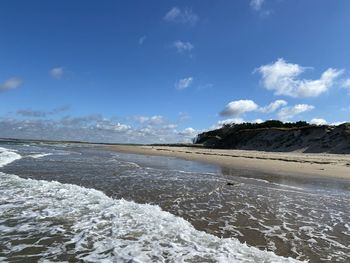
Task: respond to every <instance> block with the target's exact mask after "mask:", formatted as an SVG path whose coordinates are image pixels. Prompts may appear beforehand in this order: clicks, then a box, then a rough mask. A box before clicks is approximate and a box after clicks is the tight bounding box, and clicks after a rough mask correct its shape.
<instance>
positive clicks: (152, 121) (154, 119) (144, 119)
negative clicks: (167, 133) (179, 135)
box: [133, 115, 165, 126]
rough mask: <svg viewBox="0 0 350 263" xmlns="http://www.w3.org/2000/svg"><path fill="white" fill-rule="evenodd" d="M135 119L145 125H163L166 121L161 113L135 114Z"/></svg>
mask: <svg viewBox="0 0 350 263" xmlns="http://www.w3.org/2000/svg"><path fill="white" fill-rule="evenodd" d="M133 120H134V121H136V122H138V123H140V124H144V125H151V126H154V125H161V124H163V123H164V122H165V120H164V117H163V116H160V115H155V116H151V117H149V116H134V117H133Z"/></svg>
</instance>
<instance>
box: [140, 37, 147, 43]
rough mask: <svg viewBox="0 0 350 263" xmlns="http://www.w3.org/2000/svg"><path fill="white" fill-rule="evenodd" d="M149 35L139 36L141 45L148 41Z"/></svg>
mask: <svg viewBox="0 0 350 263" xmlns="http://www.w3.org/2000/svg"><path fill="white" fill-rule="evenodd" d="M146 39H147V36H142V37H140V38H139V45H143V43H144V42H145V41H146Z"/></svg>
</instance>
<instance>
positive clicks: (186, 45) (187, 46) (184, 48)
mask: <svg viewBox="0 0 350 263" xmlns="http://www.w3.org/2000/svg"><path fill="white" fill-rule="evenodd" d="M173 46H174V47H175V48H176V50H177V52H178V53H185V52H188V53H190V52H191V51H192V49H194V46H193V45H192V44H191V43H190V42H183V41H180V40H177V41H175V42H174V43H173Z"/></svg>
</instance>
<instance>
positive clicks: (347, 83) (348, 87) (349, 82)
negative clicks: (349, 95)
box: [343, 79, 350, 90]
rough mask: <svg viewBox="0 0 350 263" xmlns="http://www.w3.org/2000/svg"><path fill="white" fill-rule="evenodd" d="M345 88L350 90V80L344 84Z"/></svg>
mask: <svg viewBox="0 0 350 263" xmlns="http://www.w3.org/2000/svg"><path fill="white" fill-rule="evenodd" d="M343 87H344V88H347V89H349V90H350V79H346V80H345V81H344V83H343Z"/></svg>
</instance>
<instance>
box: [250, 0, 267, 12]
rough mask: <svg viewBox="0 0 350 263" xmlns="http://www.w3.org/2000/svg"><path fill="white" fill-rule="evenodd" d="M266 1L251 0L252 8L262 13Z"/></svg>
mask: <svg viewBox="0 0 350 263" xmlns="http://www.w3.org/2000/svg"><path fill="white" fill-rule="evenodd" d="M264 2H265V0H251V1H250V6H251V8H253V9H254V10H256V11H260V10H261V8H262V5H263V4H264Z"/></svg>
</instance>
